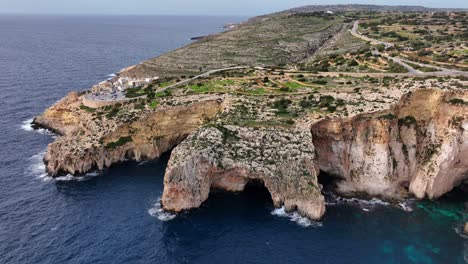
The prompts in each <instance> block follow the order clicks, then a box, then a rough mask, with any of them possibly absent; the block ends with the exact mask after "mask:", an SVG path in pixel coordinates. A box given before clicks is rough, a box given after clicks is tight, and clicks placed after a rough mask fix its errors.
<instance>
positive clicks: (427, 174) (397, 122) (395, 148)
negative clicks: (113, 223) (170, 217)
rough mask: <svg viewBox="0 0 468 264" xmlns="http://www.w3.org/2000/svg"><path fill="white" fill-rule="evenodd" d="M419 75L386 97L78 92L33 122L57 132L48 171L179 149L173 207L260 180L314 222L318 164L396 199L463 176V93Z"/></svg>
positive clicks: (169, 206) (346, 187) (319, 211)
mask: <svg viewBox="0 0 468 264" xmlns="http://www.w3.org/2000/svg"><path fill="white" fill-rule="evenodd" d="M416 84H417V85H413V86H404V87H400V88H396V89H394V90H397V91H398V93H397V92H392V93H390V92H388V91H390V89H388V90H386V91H387V92H388V94H389V96H387V95H386V96H387V97H384V99H385V100H379V96H380V94H378V93H374V92H373V90H372V89H369V90H364V91H362V93H361V92H359V93H357V92H356V93H355V92H352V93H351V92H350V93H346V94H344V95H343V94H341V93H339V92H335V93H332V92H328V93H327V94H325V93H323V94H320V95H317V96H316V94H315V93H312V94H310V95H308V96H307V97H304V95H303V94H299V95H294V96H284V95H283V97H282V98H281V99H275V98H274V97H271V96H269V97H268V98H267V97H259V96H245V95H240V94H229V93H225V94H222V95H220V94H219V93H210V94H193V93H192V94H190V93H186V90H182V91H180V90H179V91H175V92H174V94H173V95H171V96H167V97H158V98H155V99H149V100H147V101H145V102H144V104H140V103H137V104H133V105H118V106H115V107H114V108H108V107H105V108H98V109H89V108H86V107H84V106H83V105H82V101H81V97H80V96H78V94H76V93H71V94H70V95H68V96H67V97H66V98H64V99H63V100H61V101H60V102H58V103H57V104H56V105H54V106H52V107H51V108H49V109H48V110H46V111H45V112H44V114H42V115H40V116H38V117H37V118H36V119H35V123H36V124H37V125H39V126H43V127H46V128H49V129H52V130H54V131H57V132H58V133H60V134H61V136H60V137H59V138H57V139H56V140H55V142H53V143H52V144H50V145H49V147H48V151H47V154H46V155H45V157H44V161H45V162H46V164H47V171H48V172H49V174H51V175H52V176H58V175H61V174H65V173H70V174H73V175H74V174H81V173H86V172H88V171H91V170H93V169H103V168H105V167H109V166H111V165H112V164H113V163H116V162H120V161H124V160H137V161H139V160H146V159H155V158H158V157H159V156H160V155H161V154H162V153H164V152H166V151H168V150H171V149H172V148H174V147H176V148H175V149H174V150H173V152H172V155H171V158H170V161H169V164H168V167H167V171H166V174H165V178H164V193H163V199H162V203H163V207H164V208H165V209H166V210H171V211H177V212H178V211H182V210H186V209H190V208H196V207H198V206H200V205H201V204H202V203H203V202H204V201H205V200H206V199H207V198H208V196H209V193H210V190H211V189H212V188H219V189H223V190H227V191H242V190H243V189H244V188H245V186H246V184H248V183H249V182H251V181H259V182H262V183H263V184H264V185H265V187H266V188H267V189H268V190H269V192H270V194H271V197H272V201H273V203H274V205H275V206H284V207H285V209H286V210H288V211H290V210H297V211H298V212H299V213H300V214H302V215H304V216H307V217H309V218H312V219H318V218H320V217H321V216H322V215H323V214H324V212H325V206H324V204H325V203H324V197H323V196H322V194H321V189H322V186H321V185H320V184H319V183H318V180H317V177H318V174H319V172H320V170H321V171H323V172H326V173H327V174H328V175H332V176H335V177H338V178H339V179H340V181H339V183H338V188H337V191H338V192H340V193H342V194H345V195H349V196H354V195H359V194H368V195H372V196H383V197H386V198H392V199H401V198H404V197H406V196H411V195H414V196H416V197H417V198H425V197H428V198H431V199H433V198H437V197H440V196H441V195H443V194H445V193H447V192H448V191H450V190H451V189H452V188H453V187H455V186H457V185H458V184H460V183H461V182H462V181H464V180H466V179H467V178H468V174H467V172H468V158H467V157H468V143H467V142H468V140H467V139H468V134H467V133H468V132H467V129H468V121H467V118H468V116H467V115H468V111H467V102H468V94H467V93H466V91H465V90H464V89H455V88H451V87H450V88H446V87H443V88H440V89H439V88H434V89H427V88H421V85H422V84H424V85H427V84H430V82H425V83H416ZM197 87H200V86H197ZM394 90H392V91H394ZM340 92H341V91H340ZM402 93H405V95H403V96H402V97H401V99H400V100H398V99H397V98H399V97H400V95H401V94H402ZM371 95H372V96H371ZM334 96H335V97H336V98H335V97H334ZM154 100H157V101H154ZM154 102H156V104H154ZM154 106H156V107H154ZM330 109H335V110H336V112H329V111H330ZM337 109H338V110H337ZM359 109H361V110H359ZM382 109H387V110H382ZM372 110H374V111H375V112H371V111H372ZM359 112H361V114H357V113H359ZM324 177H325V176H324Z"/></svg>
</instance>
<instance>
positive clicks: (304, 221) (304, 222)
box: [271, 206, 322, 227]
mask: <svg viewBox="0 0 468 264" xmlns="http://www.w3.org/2000/svg"><path fill="white" fill-rule="evenodd" d="M271 214H272V215H275V216H279V217H286V218H289V220H290V221H292V222H295V223H296V224H298V225H300V226H303V227H309V226H312V227H320V226H322V223H321V222H316V221H312V220H310V219H308V218H307V217H304V216H301V215H300V214H299V213H298V212H296V211H294V212H291V213H288V212H286V210H285V208H284V206H283V207H281V208H276V209H274V210H273V211H271Z"/></svg>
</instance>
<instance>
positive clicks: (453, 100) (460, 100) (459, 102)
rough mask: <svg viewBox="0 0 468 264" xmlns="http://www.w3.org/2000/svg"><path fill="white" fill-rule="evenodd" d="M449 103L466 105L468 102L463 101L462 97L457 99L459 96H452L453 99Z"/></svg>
mask: <svg viewBox="0 0 468 264" xmlns="http://www.w3.org/2000/svg"><path fill="white" fill-rule="evenodd" d="M449 103H451V104H453V105H468V102H466V101H464V100H463V99H459V98H454V99H452V100H450V101H449Z"/></svg>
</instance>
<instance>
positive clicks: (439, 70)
mask: <svg viewBox="0 0 468 264" xmlns="http://www.w3.org/2000/svg"><path fill="white" fill-rule="evenodd" d="M358 28H359V20H357V21H355V22H354V24H353V28H352V29H351V30H350V33H351V35H353V36H355V37H357V38H360V39H362V40H365V41H368V42H370V43H371V44H374V45H384V46H385V48H386V49H387V48H391V47H394V46H395V44H393V43H390V42H385V41H380V40H377V39H373V38H369V37H367V36H364V35H361V34H360V33H358V32H357V29H358ZM372 54H374V55H380V56H382V57H384V58H386V59H388V60H392V61H393V62H395V63H398V64H399V65H401V66H402V67H404V68H405V69H407V70H408V73H409V75H412V76H416V75H439V76H440V75H443V76H447V75H463V76H468V72H464V71H457V70H452V69H447V68H443V67H439V66H434V65H429V64H424V63H419V62H415V61H410V60H407V59H403V58H398V57H392V56H390V55H388V54H386V53H382V52H380V51H378V50H377V49H375V50H373V51H372ZM408 63H410V64H414V65H418V66H420V67H426V68H432V69H435V70H437V71H436V72H422V71H418V70H416V69H415V68H413V67H412V66H411V65H409V64H408Z"/></svg>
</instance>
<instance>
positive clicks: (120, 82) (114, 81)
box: [91, 76, 159, 93]
mask: <svg viewBox="0 0 468 264" xmlns="http://www.w3.org/2000/svg"><path fill="white" fill-rule="evenodd" d="M157 79H159V77H153V78H143V79H136V78H130V77H120V76H115V77H113V78H111V79H108V80H106V81H103V82H100V83H98V84H97V85H95V86H93V87H92V88H91V91H92V92H93V93H119V92H124V91H125V90H127V89H131V88H137V87H142V86H146V85H148V84H150V83H151V82H153V81H155V80H157Z"/></svg>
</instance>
